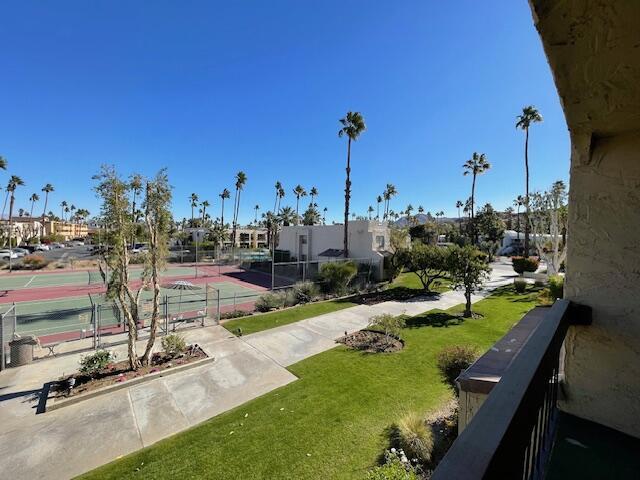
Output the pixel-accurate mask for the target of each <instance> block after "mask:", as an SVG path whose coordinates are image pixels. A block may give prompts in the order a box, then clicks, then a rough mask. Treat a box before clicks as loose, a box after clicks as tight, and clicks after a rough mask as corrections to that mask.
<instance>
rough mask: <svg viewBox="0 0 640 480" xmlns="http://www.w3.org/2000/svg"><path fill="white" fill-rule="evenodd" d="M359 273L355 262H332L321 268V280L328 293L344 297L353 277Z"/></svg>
mask: <svg viewBox="0 0 640 480" xmlns="http://www.w3.org/2000/svg"><path fill="white" fill-rule="evenodd" d="M356 273H358V267H357V266H356V264H355V263H354V262H351V261H348V262H330V263H324V264H322V266H321V267H320V280H321V281H322V287H323V289H324V290H325V291H326V292H327V293H334V294H337V295H344V294H345V293H346V292H347V287H348V285H349V283H350V282H351V280H353V277H355V276H356Z"/></svg>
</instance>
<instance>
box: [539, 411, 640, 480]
mask: <svg viewBox="0 0 640 480" xmlns="http://www.w3.org/2000/svg"><path fill="white" fill-rule="evenodd" d="M545 478H546V480H568V479H572V478H576V479H581V480H587V479H598V480H601V479H614V478H615V479H616V480H625V479H638V478H640V439H637V438H633V437H630V436H628V435H625V434H623V433H620V432H618V431H616V430H613V429H610V428H607V427H604V426H602V425H600V424H597V423H594V422H590V421H587V420H583V419H581V418H578V417H574V416H573V415H568V414H566V413H560V417H559V419H558V431H557V434H556V440H555V444H554V446H553V451H552V453H551V459H550V462H549V468H548V470H547V474H546V476H545Z"/></svg>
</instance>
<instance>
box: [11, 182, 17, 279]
mask: <svg viewBox="0 0 640 480" xmlns="http://www.w3.org/2000/svg"><path fill="white" fill-rule="evenodd" d="M14 200H15V197H14V196H13V192H11V200H10V201H9V251H10V252H11V250H12V249H13V245H12V244H11V237H12V236H13V202H14ZM16 243H17V242H16ZM11 269H12V265H11V253H9V272H11Z"/></svg>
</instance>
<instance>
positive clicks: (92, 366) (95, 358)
mask: <svg viewBox="0 0 640 480" xmlns="http://www.w3.org/2000/svg"><path fill="white" fill-rule="evenodd" d="M115 357H116V355H115V353H111V352H109V351H108V350H98V351H97V352H96V353H92V354H91V355H86V356H84V357H82V358H80V372H81V373H86V374H87V375H89V376H91V377H93V376H95V375H96V374H98V373H99V372H100V371H101V370H104V369H105V368H107V365H109V363H111V362H112V361H113V359H115Z"/></svg>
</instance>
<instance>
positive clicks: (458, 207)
mask: <svg viewBox="0 0 640 480" xmlns="http://www.w3.org/2000/svg"><path fill="white" fill-rule="evenodd" d="M462 207H464V203H462V200H458V201H457V202H456V208H457V209H458V230H460V231H462V218H460V209H461V208H462Z"/></svg>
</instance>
